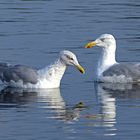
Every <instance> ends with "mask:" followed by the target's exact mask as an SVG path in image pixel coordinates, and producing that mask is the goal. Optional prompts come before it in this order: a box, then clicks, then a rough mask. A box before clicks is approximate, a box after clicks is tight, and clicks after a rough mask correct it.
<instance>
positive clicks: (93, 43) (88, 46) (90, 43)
mask: <svg viewBox="0 0 140 140" xmlns="http://www.w3.org/2000/svg"><path fill="white" fill-rule="evenodd" d="M93 46H96V42H95V41H93V42H89V43H88V44H86V46H85V48H92V47H93Z"/></svg>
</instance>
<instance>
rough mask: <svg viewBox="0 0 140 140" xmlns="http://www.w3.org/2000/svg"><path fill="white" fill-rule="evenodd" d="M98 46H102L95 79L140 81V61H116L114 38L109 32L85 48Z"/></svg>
mask: <svg viewBox="0 0 140 140" xmlns="http://www.w3.org/2000/svg"><path fill="white" fill-rule="evenodd" d="M93 46H98V47H101V48H102V53H101V57H100V58H99V61H98V66H97V70H96V81H98V82H111V83H138V82H140V63H138V62H124V63H123V62H122V63H119V62H117V61H116V58H115V52H116V40H115V38H114V37H113V35H111V34H103V35H101V36H100V37H99V38H97V39H96V40H95V41H92V42H89V43H88V44H87V45H86V46H85V48H92V47H93Z"/></svg>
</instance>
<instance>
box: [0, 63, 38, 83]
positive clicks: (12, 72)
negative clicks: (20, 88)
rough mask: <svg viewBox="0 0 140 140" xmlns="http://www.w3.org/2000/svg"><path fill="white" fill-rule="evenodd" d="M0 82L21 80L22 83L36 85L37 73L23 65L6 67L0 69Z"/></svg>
mask: <svg viewBox="0 0 140 140" xmlns="http://www.w3.org/2000/svg"><path fill="white" fill-rule="evenodd" d="M0 73H1V76H0V78H1V80H2V81H6V82H10V81H11V80H13V81H15V82H17V81H19V80H22V81H23V83H32V84H36V83H37V80H38V74H37V71H36V70H34V69H32V68H30V67H27V66H23V65H15V66H7V67H3V68H0Z"/></svg>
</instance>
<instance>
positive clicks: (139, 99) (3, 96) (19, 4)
mask: <svg viewBox="0 0 140 140" xmlns="http://www.w3.org/2000/svg"><path fill="white" fill-rule="evenodd" d="M139 26H140V1H139V0H133V1H132V0H118V1H112V0H106V1H105V0H100V1H99V0H94V1H93V0H86V1H85V0H78V1H75V0H67V1H64V0H61V1H56V0H13V1H11V0H1V1H0V60H1V61H2V62H9V63H12V64H24V65H29V66H32V67H36V68H41V67H44V66H46V65H48V64H50V63H51V62H53V61H54V60H55V59H56V58H57V56H58V53H59V52H60V51H61V50H64V49H68V50H71V51H73V52H75V53H76V54H77V56H78V59H79V61H80V62H81V64H82V65H83V66H84V67H85V69H86V74H85V75H81V74H80V73H79V72H78V71H77V70H75V69H74V68H72V67H69V68H68V69H67V71H66V73H65V75H64V77H63V79H62V83H61V88H60V89H51V90H37V91H35V90H21V89H3V90H2V91H1V93H0V118H1V119H0V126H1V127H0V137H1V139H2V140H11V139H13V140H19V139H20V140H22V139H24V140H25V139H27V140H31V139H33V140H37V139H39V140H46V139H47V140H55V139H57V140H61V139H80V140H85V139H89V140H90V139H97V140H98V139H100V140H105V139H111V140H115V139H116V140H118V139H123V140H124V139H128V140H129V139H130V140H132V139H133V140H138V139H140V134H139V129H140V121H139V116H140V113H139V112H140V92H139V91H140V86H139V85H131V84H127V85H118V84H117V85H112V84H111V85H110V84H97V83H94V82H93V79H94V71H95V68H96V62H97V60H98V57H99V54H100V51H101V49H99V48H96V47H95V48H93V49H91V50H88V49H84V48H83V46H84V45H85V44H86V43H87V42H88V41H90V40H94V39H95V38H96V37H98V36H99V35H100V34H102V33H110V34H113V35H114V36H115V37H116V39H117V46H118V47H117V56H116V57H117V60H118V61H139V60H140V55H139V53H140V48H139V46H140V41H139V40H140V28H139ZM81 104H82V105H81Z"/></svg>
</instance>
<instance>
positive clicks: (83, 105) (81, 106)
mask: <svg viewBox="0 0 140 140" xmlns="http://www.w3.org/2000/svg"><path fill="white" fill-rule="evenodd" d="M86 107H87V106H86V105H85V104H84V103H83V102H79V103H78V104H76V105H75V107H74V108H86Z"/></svg>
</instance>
